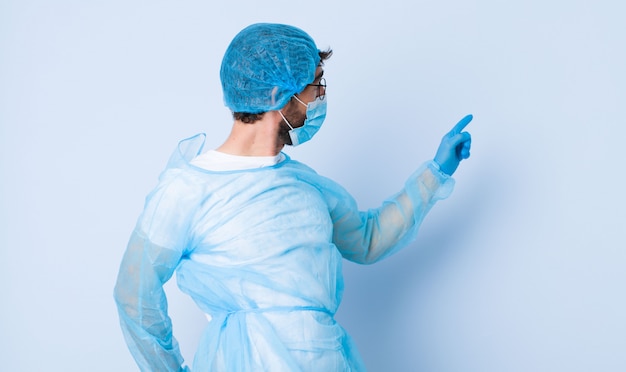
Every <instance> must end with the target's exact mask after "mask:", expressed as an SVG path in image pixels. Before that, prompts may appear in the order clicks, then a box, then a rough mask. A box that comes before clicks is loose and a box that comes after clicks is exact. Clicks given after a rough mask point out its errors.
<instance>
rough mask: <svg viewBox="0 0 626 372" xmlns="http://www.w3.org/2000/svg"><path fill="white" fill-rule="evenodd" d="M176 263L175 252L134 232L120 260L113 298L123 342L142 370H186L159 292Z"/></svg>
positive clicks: (165, 301)
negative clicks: (124, 340) (124, 341)
mask: <svg viewBox="0 0 626 372" xmlns="http://www.w3.org/2000/svg"><path fill="white" fill-rule="evenodd" d="M179 260H180V253H179V252H176V251H173V250H170V249H166V248H162V247H159V246H157V245H155V244H152V243H151V242H150V241H149V240H148V239H147V238H146V237H145V236H143V234H141V233H139V232H138V231H135V232H133V234H132V236H131V238H130V241H129V243H128V248H127V249H126V253H125V254H124V258H123V259H122V263H121V266H120V271H119V274H118V277H117V283H116V285H115V292H114V297H115V301H116V303H117V308H118V312H119V316H120V324H121V326H122V331H123V333H124V337H125V339H126V343H127V344H128V348H129V349H130V351H131V353H132V355H133V357H134V358H135V361H136V362H137V365H138V366H139V368H140V369H141V370H142V371H173V372H174V371H175V372H178V371H185V370H187V368H186V367H182V363H183V358H182V356H181V354H180V351H179V349H178V343H177V341H176V339H175V338H174V337H173V335H172V324H171V320H170V318H169V316H168V315H167V299H166V297H165V292H164V290H163V284H164V283H165V282H167V281H168V280H169V279H170V277H171V276H172V273H173V272H174V269H175V268H176V265H177V263H178V261H179Z"/></svg>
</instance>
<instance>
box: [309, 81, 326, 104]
mask: <svg viewBox="0 0 626 372" xmlns="http://www.w3.org/2000/svg"><path fill="white" fill-rule="evenodd" d="M309 85H310V86H312V87H317V96H318V97H319V98H320V99H324V97H325V96H326V79H324V78H321V79H320V82H319V83H317V84H309Z"/></svg>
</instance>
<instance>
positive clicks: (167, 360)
mask: <svg viewBox="0 0 626 372" xmlns="http://www.w3.org/2000/svg"><path fill="white" fill-rule="evenodd" d="M331 54H332V52H331V51H327V52H321V51H319V50H318V49H317V47H316V46H315V43H314V42H313V40H312V39H311V37H310V36H309V35H307V34H306V33H305V32H303V31H302V30H300V29H298V28H295V27H292V26H287V25H277V24H255V25H251V26H249V27H247V28H245V29H244V30H242V31H241V32H240V33H239V34H238V35H237V36H236V37H235V38H234V39H233V41H232V43H231V44H230V46H229V47H228V49H227V51H226V54H225V56H224V59H223V62H222V68H221V76H220V77H221V80H222V87H223V91H224V101H225V103H226V106H228V108H229V109H230V110H231V111H232V112H233V116H234V124H233V127H232V131H231V133H230V135H229V136H228V138H227V139H226V141H225V142H224V143H223V144H222V145H221V146H220V147H218V148H217V149H215V150H210V151H207V152H204V153H203V152H202V146H203V143H204V136H203V135H197V136H195V137H192V138H189V139H187V140H183V141H181V143H180V144H179V146H178V148H177V150H176V151H175V152H174V154H173V155H172V157H171V159H170V161H169V163H168V166H167V168H166V169H165V171H164V172H163V173H162V174H161V177H160V179H159V184H158V185H157V187H156V188H155V189H154V190H153V191H152V192H151V193H150V195H149V196H148V198H147V199H146V205H145V209H144V211H143V213H142V215H141V216H140V218H139V220H138V222H137V225H136V227H135V230H134V231H133V233H132V236H131V238H130V242H129V244H128V248H127V251H126V253H125V255H124V258H123V260H122V264H121V267H120V271H119V276H118V281H117V285H116V287H115V299H116V302H117V305H118V309H119V314H120V320H121V325H122V329H123V332H124V336H125V338H126V341H127V343H128V345H129V348H130V350H131V352H132V354H133V356H134V358H135V360H136V361H137V363H138V365H139V367H140V368H141V370H143V371H181V370H186V367H183V366H182V364H183V361H182V357H181V355H180V352H179V349H178V345H177V342H176V340H175V339H174V337H173V335H172V326H171V322H170V319H169V317H168V315H167V302H166V298H165V293H164V292H163V288H162V287H163V284H164V283H165V282H166V281H167V280H169V278H170V277H171V275H172V274H173V272H174V271H176V272H177V282H178V285H179V287H180V288H181V290H182V291H183V292H185V293H187V294H189V295H190V296H191V297H192V298H193V299H194V300H195V302H196V303H197V305H198V306H199V307H200V308H201V309H202V311H204V312H205V313H206V314H207V315H209V316H210V318H211V321H210V322H209V325H208V326H207V329H206V330H205V331H204V334H203V336H202V338H201V340H200V344H199V347H198V350H197V352H196V356H195V358H194V370H195V371H362V370H364V369H365V367H364V366H363V362H362V360H361V358H360V356H359V354H358V352H357V350H356V348H355V346H354V344H353V342H352V340H351V339H350V337H349V336H348V335H347V334H346V332H345V331H344V330H343V328H341V326H339V325H338V324H337V323H336V322H335V320H334V318H333V315H334V314H335V312H336V310H337V307H338V305H339V302H340V300H341V295H342V291H343V278H342V273H341V260H342V257H343V258H345V259H348V260H351V261H355V262H358V263H363V264H369V263H373V262H376V261H378V260H380V259H382V258H384V257H387V256H389V255H390V254H392V253H394V252H396V251H398V250H399V249H400V248H402V247H403V246H405V245H406V244H407V243H409V242H410V241H411V240H412V239H414V237H415V235H416V233H417V229H418V227H419V225H420V224H421V221H422V220H423V218H424V216H425V215H426V213H427V212H428V211H429V210H430V208H431V207H432V205H433V204H434V203H435V202H436V200H438V199H441V198H444V197H446V196H447V195H448V194H449V193H450V192H451V187H452V179H451V178H450V175H452V173H453V172H454V171H455V170H456V168H457V166H458V165H459V162H460V161H461V160H462V159H464V158H467V157H468V156H469V147H470V136H469V134H468V133H465V132H462V129H463V127H464V126H465V125H467V123H468V122H469V121H470V120H471V116H468V117H466V118H465V119H464V120H462V121H461V122H460V123H459V124H457V126H455V128H454V129H453V130H452V131H451V132H450V133H448V134H447V135H446V136H445V137H444V139H443V140H442V143H441V145H440V147H439V150H438V151H437V154H436V156H435V158H434V160H433V161H430V162H427V163H426V164H425V165H423V166H422V167H421V168H420V169H419V170H418V171H417V172H415V173H414V174H413V175H412V176H411V177H409V179H408V181H407V182H406V185H405V187H404V188H403V189H402V190H401V191H400V192H399V193H398V194H396V195H394V196H392V197H391V198H389V199H388V200H386V201H385V202H384V203H383V205H382V206H381V207H380V208H378V209H374V210H370V211H367V212H360V211H358V210H357V207H356V203H355V201H354V199H353V198H352V197H351V196H350V195H349V194H348V193H347V192H346V191H345V190H344V189H343V188H342V187H341V186H339V185H338V184H336V183H335V182H333V181H331V180H329V179H327V178H324V177H322V176H320V175H318V174H316V173H315V172H314V171H313V170H312V169H310V168H308V167H307V166H305V165H304V164H302V163H299V162H296V161H294V160H292V159H290V158H289V156H287V155H286V154H284V153H282V152H281V150H282V149H283V147H284V146H285V145H294V146H295V145H299V144H302V143H304V142H306V141H308V140H309V139H311V137H312V136H313V135H314V134H315V132H316V131H317V129H318V128H319V127H320V125H321V124H322V121H323V120H324V118H325V116H326V99H325V94H326V82H325V80H324V78H323V63H324V60H325V59H327V58H328V57H330V55H331Z"/></svg>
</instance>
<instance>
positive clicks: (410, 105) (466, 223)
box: [0, 0, 626, 372]
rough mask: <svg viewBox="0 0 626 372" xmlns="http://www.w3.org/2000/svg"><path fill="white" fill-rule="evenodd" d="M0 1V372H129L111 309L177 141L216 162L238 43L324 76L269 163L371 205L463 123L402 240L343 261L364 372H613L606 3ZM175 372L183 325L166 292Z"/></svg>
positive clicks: (611, 31)
mask: <svg viewBox="0 0 626 372" xmlns="http://www.w3.org/2000/svg"><path fill="white" fill-rule="evenodd" d="M213 3H215V2H209V1H198V0H196V1H176V2H175V1H137V0H131V1H117V0H110V1H89V2H87V1H78V0H76V1H70V0H58V1H54V2H51V1H41V0H20V1H17V0H4V1H2V2H0V155H1V156H0V172H1V173H0V177H1V178H0V293H1V294H2V313H1V317H0V334H1V335H2V337H0V369H1V370H7V371H44V370H45V371H85V370H88V371H133V370H136V367H135V364H134V362H133V360H132V358H131V357H130V354H129V353H128V351H127V350H126V346H125V344H124V342H123V338H122V334H121V331H120V329H119V326H118V320H117V313H116V309H115V305H114V303H113V298H112V290H113V286H114V283H115V277H116V274H117V269H118V265H119V262H120V260H121V257H122V254H123V251H124V249H125V246H126V242H127V239H128V237H129V235H130V232H131V230H132V228H133V226H134V223H135V220H136V218H137V216H138V215H139V213H140V212H141V210H142V206H143V200H144V197H145V195H146V194H147V193H148V192H149V191H150V190H151V188H152V187H153V186H154V185H155V184H156V179H157V176H158V174H159V172H160V171H161V169H162V168H163V167H164V166H165V163H166V161H167V158H168V157H169V154H170V153H171V151H172V150H173V149H174V146H175V145H176V143H177V142H178V140H180V139H182V138H185V137H188V136H190V135H193V134H195V133H198V132H207V134H208V145H209V146H210V147H216V146H218V145H220V144H221V143H222V141H223V139H224V138H225V137H226V135H227V134H228V132H229V130H230V126H231V118H230V114H229V112H228V110H227V109H226V108H225V107H224V106H223V103H222V96H221V89H220V84H219V65H220V62H221V58H222V55H223V53H224V51H225V49H226V46H227V45H228V43H229V42H230V40H231V39H232V37H233V36H234V35H235V34H236V33H237V32H238V31H239V30H240V29H241V28H243V27H245V26H247V25H248V24H250V23H254V22H260V21H263V22H281V23H290V24H294V25H297V26H299V27H301V28H303V29H304V30H306V31H307V32H309V33H310V34H311V35H312V36H313V38H314V39H315V40H316V41H317V43H318V46H319V47H320V48H326V47H328V46H330V47H332V48H333V49H334V51H335V55H334V56H333V57H332V59H331V60H329V61H328V63H327V65H326V78H327V81H328V100H329V113H328V118H327V121H326V123H325V124H324V127H323V128H322V130H321V131H320V132H319V133H318V135H317V136H316V137H315V139H314V140H313V141H311V142H310V143H308V144H306V145H303V146H302V147H300V148H297V149H288V153H289V154H290V155H291V156H292V157H294V158H296V159H298V160H301V161H303V162H305V163H308V164H309V165H311V166H312V167H314V168H315V169H316V170H317V171H318V172H319V173H321V174H324V175H326V176H329V177H331V178H333V179H335V180H337V181H338V182H340V183H341V184H342V185H344V186H345V187H346V188H347V189H348V190H349V191H350V192H351V193H352V194H353V195H354V196H355V197H356V198H357V200H358V201H359V205H360V206H361V207H362V208H370V207H376V206H378V204H379V203H380V202H381V201H382V200H383V199H384V198H385V197H387V196H388V195H390V194H392V193H394V192H396V191H397V190H398V189H399V188H400V187H401V186H402V184H403V182H404V180H405V179H406V177H407V176H408V175H409V174H410V173H411V172H412V171H413V170H414V169H415V168H416V167H418V166H419V165H420V164H421V163H422V162H423V161H426V160H428V159H431V158H432V157H433V156H434V153H435V151H436V149H437V145H438V144H439V140H440V138H441V136H442V135H443V134H444V133H445V132H446V131H447V130H448V129H449V128H451V127H452V125H454V123H456V121H457V120H458V119H460V118H461V117H462V116H464V115H465V114H468V113H472V114H474V117H475V119H474V121H473V122H472V123H471V124H470V125H469V127H468V129H469V130H470V131H471V132H472V135H473V148H472V156H471V158H470V159H469V160H468V161H466V162H464V163H463V164H462V165H461V167H460V168H459V170H458V172H457V173H456V174H455V176H456V180H457V187H456V190H455V192H454V193H453V194H452V196H451V197H450V198H449V199H448V200H445V201H443V202H441V203H440V204H438V205H437V206H436V207H435V208H434V209H433V211H432V213H431V214H430V215H429V216H428V217H427V219H426V221H425V222H424V224H423V226H422V230H421V235H420V236H419V237H418V239H417V241H416V242H415V243H414V244H412V245H411V246H410V247H408V248H407V249H406V250H404V251H402V252H400V253H399V254H397V255H395V256H393V257H391V258H389V259H387V260H386V261H383V262H381V263H379V264H377V265H374V266H358V265H354V264H350V263H346V264H345V267H344V272H345V277H346V292H345V296H344V302H343V304H342V307H341V308H340V311H339V313H338V315H337V319H338V320H339V321H340V322H341V323H342V324H343V325H344V327H345V328H347V329H348V331H349V332H350V333H351V334H352V335H353V336H354V338H355V340H356V342H357V345H358V346H359V349H360V351H361V353H362V354H363V356H364V359H365V361H366V364H367V365H368V366H369V369H370V370H371V371H438V372H439V371H450V372H457V371H465V372H467V371H481V372H485V371H487V372H489V371H494V372H496V371H498V372H499V371H509V372H512V371H520V372H527V371H546V372H548V371H549V372H553V371H626V352H625V351H626V315H625V314H626V290H625V284H626V244H625V243H624V239H623V236H624V230H626V208H625V207H626V197H625V196H624V190H625V189H626V182H625V181H624V165H623V164H624V163H623V160H622V158H623V156H624V150H623V148H624V146H623V143H624V139H625V138H626V126H625V124H626V123H625V120H624V117H626V68H624V66H626V48H625V45H626V26H625V25H624V14H626V12H625V11H626V6H625V5H624V3H623V2H619V1H608V0H599V1H594V2H589V1H578V0H573V1H565V0H557V1H545V0H541V1H540V0H525V1H496V0H479V1H461V0H448V1H434V0H432V1H424V0H419V1H399V0H387V1H384V2H380V1H368V0H362V1H347V2H340V1H337V0H319V1H316V2H308V3H302V2H294V1H277V0H267V1H263V2H255V1H251V0H250V1H236V0H232V1H220V2H217V3H218V4H213ZM167 291H168V293H169V296H170V306H171V313H172V317H173V318H174V325H175V335H176V336H177V338H178V339H179V341H180V343H181V348H182V351H183V353H184V355H185V358H186V359H187V360H188V361H190V360H191V358H192V355H193V352H194V351H195V346H196V344H197V340H198V337H199V335H200V333H201V331H202V328H203V327H204V325H205V324H206V320H205V319H204V317H203V314H201V313H200V312H199V311H198V310H197V309H196V308H195V306H194V305H193V303H192V302H191V301H190V300H189V299H188V298H186V297H185V296H184V295H182V294H180V293H179V292H178V290H177V288H176V287H175V283H173V282H170V283H168V285H167Z"/></svg>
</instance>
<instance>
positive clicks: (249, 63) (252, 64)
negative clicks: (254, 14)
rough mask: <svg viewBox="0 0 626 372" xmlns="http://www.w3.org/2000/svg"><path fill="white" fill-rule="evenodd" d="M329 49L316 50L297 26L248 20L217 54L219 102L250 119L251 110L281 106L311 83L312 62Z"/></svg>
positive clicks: (314, 64)
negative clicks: (221, 96)
mask: <svg viewBox="0 0 626 372" xmlns="http://www.w3.org/2000/svg"><path fill="white" fill-rule="evenodd" d="M330 54H331V52H330V51H327V52H320V51H319V50H318V49H317V47H316V46H315V42H314V41H313V39H312V38H311V37H310V36H309V35H308V34H306V33H305V32H304V31H302V30H300V29H299V28H296V27H293V26H288V25H282V24H268V23H258V24H253V25H251V26H248V27H246V28H245V29H243V30H242V31H241V32H240V33H239V34H237V36H235V38H234V39H233V41H232V42H231V44H230V45H229V47H228V49H227V50H226V53H225V55H224V59H223V60H222V67H221V71H220V78H221V81H222V89H223V92H224V103H225V104H226V106H227V107H228V108H230V110H231V111H232V112H233V113H234V116H235V118H236V119H238V120H241V119H243V120H242V121H244V122H254V120H256V117H255V116H256V115H255V114H262V113H264V112H267V111H273V110H278V109H280V108H282V107H284V106H285V105H286V104H287V103H288V102H289V100H290V99H291V97H293V96H294V95H295V94H297V93H300V92H302V91H303V90H304V89H305V88H306V87H307V85H308V84H311V83H312V82H313V81H314V80H315V77H316V69H317V67H318V66H319V65H320V64H321V62H323V60H324V59H326V58H328V57H329V56H330ZM259 116H260V115H259Z"/></svg>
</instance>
